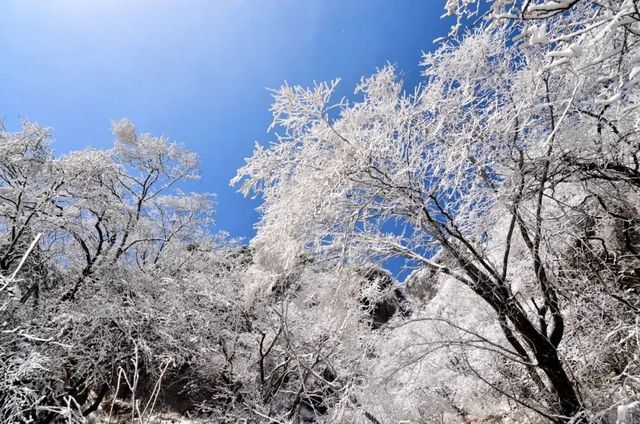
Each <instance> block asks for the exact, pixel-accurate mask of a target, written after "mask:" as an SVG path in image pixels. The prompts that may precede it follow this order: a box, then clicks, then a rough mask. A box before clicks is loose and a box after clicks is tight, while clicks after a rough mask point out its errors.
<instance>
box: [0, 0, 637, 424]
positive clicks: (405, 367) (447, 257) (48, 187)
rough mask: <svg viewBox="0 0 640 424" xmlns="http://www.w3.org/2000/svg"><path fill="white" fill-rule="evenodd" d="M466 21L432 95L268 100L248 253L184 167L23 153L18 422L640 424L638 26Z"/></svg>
mask: <svg viewBox="0 0 640 424" xmlns="http://www.w3.org/2000/svg"><path fill="white" fill-rule="evenodd" d="M446 10H447V13H448V14H450V15H453V16H455V17H457V24H456V25H455V26H454V27H453V28H452V31H451V33H450V34H449V35H448V37H445V38H443V40H441V43H442V44H441V46H440V48H438V49H437V50H436V51H435V52H434V53H431V54H426V55H425V56H424V59H423V63H422V65H423V69H424V83H423V84H422V85H420V86H419V87H416V88H415V89H412V90H411V91H410V92H407V91H406V88H405V87H403V85H402V82H401V81H400V80H399V78H398V76H397V75H396V71H395V69H394V67H393V66H387V67H385V68H383V69H381V70H379V71H378V72H377V73H376V74H374V75H373V76H371V77H369V78H365V79H363V80H362V82H361V84H360V85H359V86H358V87H357V89H356V95H357V96H359V97H358V98H357V100H355V101H352V102H349V103H347V102H343V101H339V102H337V103H332V100H331V96H332V93H333V91H334V88H335V86H336V84H337V82H333V83H324V84H318V85H316V86H315V87H313V88H310V89H307V88H303V87H298V86H295V87H291V86H284V87H282V88H280V89H279V90H275V91H274V92H273V94H274V105H273V109H272V110H273V113H274V124H273V129H275V135H276V138H277V139H276V142H275V143H272V144H270V145H269V146H268V147H267V148H265V147H261V146H257V147H256V151H255V153H254V155H253V156H252V157H251V158H249V159H247V164H246V165H245V166H244V167H243V168H241V169H240V170H239V171H238V175H237V177H236V178H235V179H234V182H235V183H241V184H242V187H241V189H242V191H243V192H245V193H249V192H253V193H256V194H258V195H260V196H261V197H262V200H263V204H262V206H261V209H260V211H261V213H262V216H261V220H260V222H259V223H258V232H257V235H256V237H255V238H254V239H253V240H251V242H250V244H249V246H241V245H240V244H239V243H238V242H237V241H234V240H232V239H230V238H229V237H228V236H225V235H224V234H215V233H212V232H211V223H212V221H211V220H212V212H213V208H212V203H211V201H212V197H211V196H210V195H207V194H195V193H184V192H182V191H181V190H180V187H181V184H182V183H183V182H184V181H186V180H189V179H193V178H197V172H196V165H197V158H196V156H195V155H194V154H193V153H191V152H189V151H187V150H186V149H185V148H184V147H182V146H181V145H179V144H176V143H172V142H170V141H169V140H167V139H165V138H162V137H153V136H151V135H148V134H138V133H137V132H136V131H135V128H134V127H133V125H132V124H131V123H130V122H128V121H126V120H125V121H121V122H118V123H115V124H114V127H113V129H114V144H113V147H112V148H111V149H105V150H95V149H87V150H83V151H78V152H73V153H70V154H67V155H64V156H60V157H56V156H55V155H53V153H52V150H51V148H50V143H51V141H50V134H49V131H48V130H46V129H43V128H41V127H39V126H37V125H35V124H32V123H28V122H25V123H24V124H23V127H22V129H21V130H20V131H18V132H14V133H12V132H8V131H5V130H2V131H1V132H0V276H1V279H0V326H1V327H0V343H1V344H0V419H1V420H2V422H7V423H10V422H36V423H48V422H65V421H66V422H72V423H80V422H86V421H87V420H89V419H99V420H105V421H112V422H115V421H116V420H119V421H124V422H147V421H150V420H152V419H157V414H159V413H161V412H174V413H180V414H182V415H183V416H192V417H200V418H201V419H203V420H205V421H207V422H211V421H213V422H245V421H247V420H253V421H254V422H278V423H290V422H296V423H301V422H327V423H359V422H362V423H373V424H379V423H393V422H402V421H404V422H478V421H480V422H482V421H484V422H523V421H527V422H603V423H604V422H616V420H618V421H619V422H620V423H623V422H626V423H630V422H633V421H632V420H633V418H631V416H632V415H633V414H635V413H637V410H638V409H640V406H638V403H637V402H636V403H633V402H634V401H637V400H638V399H639V396H640V321H639V318H640V317H639V312H640V211H639V207H640V138H639V131H640V112H639V110H638V101H640V96H639V91H638V87H639V86H640V85H639V84H638V82H640V48H639V45H638V43H640V11H639V10H638V5H637V4H636V2H633V1H631V0H623V1H613V0H611V1H608V0H605V1H590V0H577V1H576V0H540V1H528V0H522V1H502V0H489V1H487V2H469V1H465V0H450V1H448V2H447V3H446ZM477 17H482V18H483V19H482V20H481V22H480V23H477V24H472V23H471V24H470V22H473V21H474V19H475V18H477ZM389 260H393V263H394V264H397V263H399V262H401V263H402V264H403V265H402V267H403V268H402V270H401V272H399V275H408V276H407V277H406V278H405V279H404V281H403V282H402V283H403V284H399V283H398V282H397V281H396V280H395V279H394V277H393V276H392V275H391V274H390V273H389V272H387V271H385V269H384V268H385V266H386V267H387V268H389V266H388V264H389V263H390V262H389ZM194 419H195V418H194ZM243 420H244V421H243Z"/></svg>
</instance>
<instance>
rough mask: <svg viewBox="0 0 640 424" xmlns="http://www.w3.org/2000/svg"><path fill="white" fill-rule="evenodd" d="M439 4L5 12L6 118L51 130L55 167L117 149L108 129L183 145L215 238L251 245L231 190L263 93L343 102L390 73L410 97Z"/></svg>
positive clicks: (56, 7) (84, 3) (110, 6)
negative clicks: (126, 125)
mask: <svg viewBox="0 0 640 424" xmlns="http://www.w3.org/2000/svg"><path fill="white" fill-rule="evenodd" d="M443 8H444V0H411V1H409V0H342V1H339V0H262V1H259V0H253V1H249V0H215V1H214V0H208V1H207V0H171V1H169V0H40V1H36V0H3V1H1V2H0V116H2V117H4V121H5V125H6V126H7V127H8V128H9V129H10V130H14V129H17V128H18V126H19V122H20V119H23V118H27V119H30V120H34V121H37V122H38V123H40V124H42V125H45V126H50V127H53V128H54V138H55V143H54V148H55V150H56V152H57V153H65V152H68V151H70V150H74V149H80V148H83V147H87V146H93V147H107V146H109V145H110V143H111V134H110V131H109V126H110V122H111V121H112V120H114V119H119V118H122V117H128V118H129V119H131V120H132V121H133V122H134V123H135V124H136V126H137V128H138V130H139V131H140V132H149V133H152V134H154V135H161V134H162V135H166V136H168V137H170V138H171V139H175V140H178V141H181V142H183V143H185V144H186V145H187V146H188V147H189V148H190V149H191V150H194V151H196V152H197V153H198V154H199V156H200V159H201V171H202V179H201V180H200V181H199V182H197V183H195V184H193V185H191V186H190V187H189V189H190V190H197V191H210V192H214V193H216V194H217V196H218V197H217V203H218V204H217V213H216V221H217V229H220V230H225V231H228V232H229V233H231V235H233V236H240V237H245V238H250V237H251V236H252V235H253V234H254V230H253V228H252V226H253V224H254V223H255V222H256V221H257V219H258V215H257V213H256V212H255V211H254V209H255V207H256V206H257V205H258V202H257V201H256V200H250V199H245V198H243V197H242V196H241V195H240V194H238V193H236V190H235V189H234V188H232V187H229V183H228V182H229V179H231V178H232V177H233V175H234V174H235V170H236V169H237V168H238V167H240V166H241V165H242V164H243V163H244V158H245V157H247V156H250V154H251V151H252V149H253V144H254V141H255V140H259V141H261V142H263V143H267V142H268V141H270V140H271V139H272V137H271V135H270V134H267V133H266V129H267V127H268V125H269V124H270V122H271V115H270V113H269V112H268V108H269V106H270V103H271V99H270V95H269V94H268V93H267V91H266V87H278V86H280V85H281V84H282V83H283V81H285V80H286V81H288V82H289V83H290V84H304V85H309V84H311V83H312V82H313V81H314V80H316V81H323V80H329V79H333V78H335V77H342V83H341V88H340V93H339V94H341V95H350V94H351V93H352V92H353V88H354V87H355V85H356V83H357V82H358V81H359V80H360V77H361V76H363V75H369V74H371V73H373V72H374V71H375V69H376V68H377V67H381V66H384V65H385V64H386V63H387V61H388V62H391V63H394V64H396V65H397V66H398V68H399V69H400V71H401V72H402V73H403V75H404V79H405V81H406V84H407V87H409V88H410V87H411V86H412V85H414V84H415V83H416V82H417V81H418V80H419V78H420V68H419V66H418V62H419V60H420V56H421V52H422V51H428V50H431V49H433V47H434V45H433V43H432V41H433V40H434V39H435V38H437V37H440V36H442V35H444V34H445V33H446V31H447V29H448V27H449V25H450V23H451V22H450V21H444V20H441V19H440V16H441V15H442V13H443Z"/></svg>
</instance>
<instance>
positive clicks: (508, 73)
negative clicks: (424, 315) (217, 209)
mask: <svg viewBox="0 0 640 424" xmlns="http://www.w3.org/2000/svg"><path fill="white" fill-rule="evenodd" d="M449 3H450V4H449V8H450V9H451V13H454V12H455V13H460V14H462V15H464V12H465V11H466V10H467V9H466V7H467V6H468V5H469V4H470V2H460V5H462V6H459V8H458V9H456V8H455V7H454V5H455V4H456V2H449ZM515 3H519V2H515ZM522 3H523V4H524V8H525V12H523V13H524V15H525V17H527V16H529V15H528V14H529V13H533V12H534V8H535V7H534V4H536V5H538V6H539V7H538V9H540V10H543V5H542V2H537V3H536V2H522ZM552 3H556V5H557V6H558V7H559V6H561V4H560V3H561V2H553V1H552V2H545V4H546V5H547V6H549V5H550V4H552ZM564 3H567V4H566V8H563V9H562V13H549V14H548V15H547V14H543V15H541V16H538V18H539V19H538V20H536V23H537V25H540V27H538V28H537V29H535V30H534V29H532V25H533V24H531V23H530V22H529V19H524V18H522V19H520V20H516V23H515V24H512V25H509V24H507V25H497V23H498V21H500V19H502V17H503V15H501V14H500V13H498V12H499V11H500V10H502V9H501V8H503V7H507V8H511V7H515V6H514V2H493V6H494V8H493V9H492V11H493V12H492V13H494V15H491V16H492V17H493V18H494V19H495V23H496V25H489V26H480V27H478V28H476V29H474V30H472V31H470V32H467V33H466V34H465V35H464V36H463V37H462V38H460V39H458V40H453V41H449V42H447V43H445V44H443V45H442V46H441V47H440V48H439V49H438V50H437V51H436V52H435V53H433V54H427V55H425V57H424V60H423V66H424V76H425V82H424V84H423V85H421V86H419V87H416V88H415V90H413V91H411V92H410V93H406V92H405V91H403V87H402V82H401V81H400V80H399V79H398V77H397V76H396V72H395V69H394V68H393V67H392V66H387V67H385V68H383V69H381V70H380V71H378V72H377V73H376V74H375V75H373V76H372V77H369V78H366V79H363V80H362V82H361V84H360V85H359V86H358V88H357V89H356V93H360V94H361V95H362V97H361V99H360V100H359V101H356V102H353V103H348V102H346V101H340V102H338V103H332V102H331V96H332V93H333V91H334V89H335V86H336V84H337V81H334V82H332V83H322V84H317V85H316V86H314V87H313V88H310V89H307V88H303V87H299V86H294V87H291V86H288V85H285V86H283V87H282V88H280V89H279V90H275V91H274V99H275V102H274V104H273V108H272V111H273V114H274V122H273V128H277V129H278V130H279V131H278V133H277V141H276V142H275V143H273V144H272V145H270V146H269V147H268V148H264V147H262V146H259V145H258V146H257V147H256V150H255V152H254V155H253V157H252V158H250V159H248V160H247V164H246V165H245V166H244V167H243V168H241V169H240V170H239V172H238V175H237V176H236V178H235V179H234V182H235V183H239V182H242V187H241V191H242V192H244V193H245V194H248V193H249V192H251V191H253V192H255V193H257V194H259V195H261V196H262V198H263V205H262V206H261V211H262V213H263V216H262V218H261V221H260V224H259V227H258V228H259V231H258V235H257V237H256V238H255V239H254V240H253V241H252V245H253V246H254V248H255V249H256V250H257V252H258V254H261V253H260V252H264V253H263V254H264V255H265V256H266V257H268V260H270V261H271V262H272V263H275V264H278V266H280V267H281V269H282V271H283V272H287V270H289V269H291V267H294V266H296V264H297V263H298V262H299V260H300V258H301V257H304V256H305V255H311V256H313V257H315V258H317V259H318V260H335V261H336V263H337V264H339V265H340V264H344V263H347V264H350V265H352V266H353V265H356V266H357V264H359V263H363V262H367V261H372V260H373V261H378V262H383V261H385V260H386V259H388V258H392V257H401V258H404V259H405V261H406V263H407V266H413V267H422V268H426V269H428V270H431V271H435V272H437V273H441V274H444V275H447V276H449V277H450V278H453V279H455V280H457V281H459V282H461V283H462V284H464V285H466V286H467V287H469V288H470V289H471V290H472V291H473V292H474V293H475V294H476V295H477V296H479V297H480V298H481V299H483V300H484V301H485V302H486V304H488V305H489V306H490V308H491V309H492V311H493V315H494V319H495V322H496V324H497V326H498V328H500V329H501V331H502V336H501V342H499V343H497V344H496V346H499V348H497V349H498V350H500V353H501V355H503V356H504V357H505V358H506V359H507V360H509V361H512V362H515V363H519V364H521V366H522V368H523V370H524V371H525V372H526V375H528V376H529V379H530V383H531V385H532V386H533V387H534V388H535V389H534V392H535V393H534V394H533V395H531V396H530V397H531V399H526V398H523V397H521V396H518V395H512V394H509V393H503V394H504V395H506V396H509V397H511V398H513V399H514V400H516V401H517V402H519V403H521V404H524V405H526V406H528V407H530V408H532V409H535V410H536V411H538V412H539V413H540V414H542V415H544V416H546V417H547V418H549V419H552V420H557V421H563V420H569V419H570V418H571V417H573V416H575V415H576V414H580V413H583V412H581V411H583V410H584V408H591V407H593V405H592V404H589V403H590V402H591V400H589V399H585V398H584V397H581V396H580V395H579V384H580V382H579V381H578V380H577V377H576V375H577V372H576V370H577V368H576V365H575V363H574V362H573V361H574V360H575V358H574V356H575V349H579V344H574V343H576V341H577V339H578V338H579V336H578V333H580V332H579V331H578V332H577V331H576V328H575V327H574V326H580V323H579V320H580V319H582V318H585V317H586V316H587V315H588V314H589V312H588V308H589V306H588V305H587V302H586V300H585V299H586V298H587V297H580V299H581V300H580V301H573V300H572V299H571V295H573V294H575V293H576V292H580V291H581V290H584V289H583V288H581V289H578V290H576V287H575V285H574V284H575V282H576V281H577V280H580V279H582V277H583V276H586V274H584V273H583V271H584V269H582V268H581V267H582V266H584V265H585V263H586V262H588V261H585V260H584V259H583V261H582V262H580V266H579V267H577V268H579V271H580V272H581V277H579V278H577V277H576V276H575V275H572V276H570V275H569V274H568V266H567V265H568V263H567V261H569V259H568V256H571V255H572V253H570V252H573V253H575V252H574V251H575V247H576V245H577V244H580V243H583V242H584V241H585V240H586V241H587V242H586V244H587V245H588V246H591V247H590V248H589V249H590V251H591V253H593V252H594V251H597V252H600V251H601V250H602V249H604V250H605V251H607V250H609V249H610V243H613V239H614V238H613V237H611V236H608V237H606V238H604V237H602V235H601V234H596V233H597V232H598V231H597V230H595V232H594V230H585V228H586V227H585V225H587V226H589V225H591V226H593V225H596V224H595V222H598V221H600V222H601V224H600V225H601V227H600V229H601V230H604V231H605V232H606V231H607V228H611V227H609V226H605V225H604V221H603V219H610V220H616V219H618V220H620V222H621V223H620V225H622V226H623V227H625V226H626V227H625V228H627V229H626V230H625V229H622V232H623V233H625V234H626V236H624V237H627V238H628V239H629V240H632V239H633V237H635V236H634V235H633V234H635V231H636V230H635V228H636V226H637V224H636V222H637V210H636V205H637V204H638V203H637V201H638V199H637V189H638V184H637V182H638V171H639V169H638V154H639V153H640V152H639V150H638V129H639V127H638V122H639V121H638V119H639V118H638V117H639V114H638V110H637V101H638V90H637V89H636V86H635V84H634V81H635V78H636V77H637V75H636V74H637V69H636V67H637V55H638V52H639V49H638V44H637V43H638V36H637V33H638V30H639V27H640V25H639V21H638V19H639V18H640V16H638V13H637V6H634V3H633V2H621V4H619V5H613V4H611V5H609V6H607V4H605V3H607V2H604V3H603V2H593V3H592V2H571V3H572V4H571V5H570V4H569V2H564ZM578 3H579V4H578ZM611 3H613V2H611ZM571 6H575V7H571ZM536 7H537V6H536ZM545 7H546V6H545ZM549 7H550V6H549ZM460 8H461V9H460ZM538 9H535V10H538ZM509 10H512V9H509ZM549 10H550V9H549ZM536 16H537V15H536ZM545 22H547V24H548V25H549V26H548V28H549V29H548V32H547V33H545V34H542V32H544V31H545V29H544V28H543V27H542V26H543V25H544V23H545ZM589 22H594V25H595V27H594V28H592V27H590V26H589ZM522 28H524V32H518V30H522ZM569 31H570V32H569ZM596 32H597V35H596ZM547 38H548V39H549V40H551V41H549V42H547V41H546V39H547ZM556 39H557V40H556ZM542 40H545V41H544V42H542ZM564 43H577V44H575V45H574V44H571V45H569V46H565V44H564ZM565 47H566V49H565ZM565 50H566V51H565ZM593 69H597V71H594V70H593ZM614 70H615V75H613V74H612V75H610V77H609V78H604V77H603V75H604V73H608V72H610V71H611V72H613V71H614ZM616 210H624V211H625V213H619V212H615V211H616ZM603 214H604V215H605V217H606V218H604V217H603V216H602V215H603ZM616 214H617V215H616ZM616 216H617V218H616ZM585 231H586V232H585ZM595 240H602V243H603V244H604V246H605V247H604V248H601V247H594V245H595ZM634 243H635V242H634V241H629V243H628V247H627V248H626V251H627V253H625V254H624V255H634V253H633V251H634V250H635V249H636V247H635V244H634ZM572 257H573V258H575V255H573V256H572ZM614 262H615V260H614ZM577 268H576V267H575V266H574V267H573V270H574V271H575V270H576V269H577ZM630 269H631V270H633V269H635V268H634V267H633V266H632V267H631V268H628V267H627V268H626V270H627V271H629V270H630ZM585 278H586V277H585ZM584 281H586V280H584ZM612 284H613V283H612V282H605V283H604V286H605V291H606V287H609V285H612ZM601 288H602V287H599V288H594V287H591V288H590V290H596V291H598V292H599V293H601V294H602V290H601ZM605 294H606V293H605ZM613 294H614V295H615V296H616V297H618V298H620V299H621V300H620V299H619V302H621V306H620V307H621V308H626V312H625V313H630V314H632V315H633V314H634V313H635V314H636V315H635V316H636V317H637V298H633V299H630V298H629V297H628V294H621V292H620V291H618V292H617V293H613ZM619 304H620V303H619ZM608 307H609V306H608ZM612 307H613V306H612ZM577 317H580V318H577ZM567 334H569V335H570V336H571V337H570V339H566V337H565V336H566V335H567ZM581 334H582V335H584V333H581ZM591 336H593V340H594V342H595V340H598V341H597V342H595V343H603V342H604V341H605V338H606V333H598V335H591ZM629 352H630V350H627V351H626V355H627V359H629V357H628V355H629V354H630V353H629ZM631 359H632V361H631V362H626V364H627V365H628V366H631V365H630V364H631V363H632V362H633V355H632V354H631ZM636 363H637V358H636ZM634 366H635V365H634ZM494 388H495V389H496V390H497V389H499V385H494ZM633 390H634V391H635V390H637V389H633Z"/></svg>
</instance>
